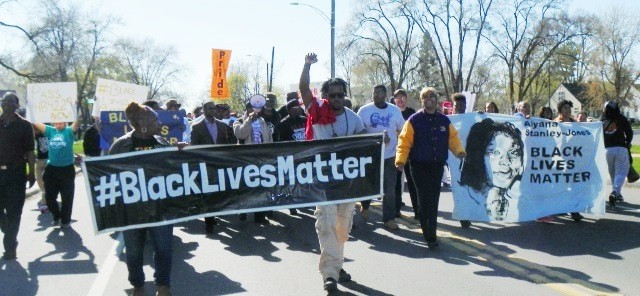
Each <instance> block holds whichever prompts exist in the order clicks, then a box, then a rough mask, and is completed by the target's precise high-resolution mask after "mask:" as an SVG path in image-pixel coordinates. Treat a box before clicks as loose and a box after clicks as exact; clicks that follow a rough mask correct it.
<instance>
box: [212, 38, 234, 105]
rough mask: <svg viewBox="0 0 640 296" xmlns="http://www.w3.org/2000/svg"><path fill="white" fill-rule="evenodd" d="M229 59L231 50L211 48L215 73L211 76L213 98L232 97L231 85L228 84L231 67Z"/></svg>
mask: <svg viewBox="0 0 640 296" xmlns="http://www.w3.org/2000/svg"><path fill="white" fill-rule="evenodd" d="M229 60H231V50H228V49H212V50H211V62H212V66H213V75H212V78H211V98H212V99H229V97H231V95H230V94H229V87H228V85H227V69H228V68H229Z"/></svg>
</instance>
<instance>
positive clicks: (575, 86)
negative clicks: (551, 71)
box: [550, 83, 640, 121]
mask: <svg viewBox="0 0 640 296" xmlns="http://www.w3.org/2000/svg"><path fill="white" fill-rule="evenodd" d="M588 87H589V85H588V84H587V83H563V84H561V85H560V86H559V87H558V89H556V91H555V92H554V93H553V95H552V96H551V99H550V102H551V109H552V110H553V114H555V115H558V110H557V108H556V106H557V105H558V102H560V101H561V100H568V101H570V102H572V103H573V110H572V111H571V115H572V116H574V117H575V116H577V115H578V113H579V112H581V111H586V112H587V114H588V116H590V117H595V118H598V117H600V115H601V114H602V108H603V105H602V104H603V103H604V102H602V103H599V104H591V105H590V104H589V102H593V101H594V100H593V98H591V97H590V95H589V92H588ZM597 101H599V102H600V101H602V99H598V100H597ZM620 112H621V113H622V115H624V116H626V117H627V118H629V120H632V121H640V85H634V86H633V87H631V90H630V91H629V96H628V99H627V100H624V101H623V102H621V104H620Z"/></svg>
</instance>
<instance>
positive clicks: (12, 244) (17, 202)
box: [0, 165, 27, 255]
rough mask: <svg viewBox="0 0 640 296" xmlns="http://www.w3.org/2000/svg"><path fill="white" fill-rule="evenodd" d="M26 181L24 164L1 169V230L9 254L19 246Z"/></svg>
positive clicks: (5, 249) (6, 252)
mask: <svg viewBox="0 0 640 296" xmlns="http://www.w3.org/2000/svg"><path fill="white" fill-rule="evenodd" d="M26 182H27V178H26V176H25V167H24V165H18V166H13V167H9V168H7V169H2V170H0V230H2V232H3V233H4V238H3V240H2V242H3V244H4V252H5V254H7V255H15V254H16V248H17V247H18V241H17V237H18V230H19V229H20V219H21V217H22V208H23V207H24V198H25V188H26Z"/></svg>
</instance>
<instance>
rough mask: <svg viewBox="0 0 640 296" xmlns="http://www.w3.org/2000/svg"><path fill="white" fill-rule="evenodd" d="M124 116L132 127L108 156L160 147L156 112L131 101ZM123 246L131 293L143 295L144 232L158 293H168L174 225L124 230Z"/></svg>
mask: <svg viewBox="0 0 640 296" xmlns="http://www.w3.org/2000/svg"><path fill="white" fill-rule="evenodd" d="M125 115H126V116H127V119H128V120H129V124H130V125H131V127H132V128H133V130H132V131H131V132H129V133H127V134H126V135H124V136H122V137H120V138H118V140H116V141H115V142H114V143H113V145H111V148H110V149H109V155H112V154H118V153H126V152H133V151H144V150H151V149H155V148H159V147H162V146H164V144H162V143H160V142H158V140H157V139H156V137H157V136H158V135H159V134H160V124H159V122H158V116H157V115H156V113H155V112H154V111H153V110H151V108H149V107H147V106H141V105H139V104H138V103H135V102H132V103H130V104H129V106H127V109H126V110H125ZM122 233H123V235H124V246H125V248H126V260H127V270H128V271H129V277H128V279H129V282H130V283H131V285H132V286H133V287H134V288H133V295H135V296H142V295H145V293H144V281H145V280H144V271H143V269H142V266H143V257H144V256H143V253H144V244H145V241H146V236H147V233H148V234H149V236H150V237H151V241H152V243H153V251H154V256H153V260H154V263H155V264H154V265H155V268H156V272H155V273H154V277H155V282H156V286H157V292H158V293H157V295H171V291H170V286H171V260H172V256H173V255H172V254H173V244H172V241H173V225H172V224H169V225H162V226H155V227H146V228H138V229H131V230H125V231H123V232H122Z"/></svg>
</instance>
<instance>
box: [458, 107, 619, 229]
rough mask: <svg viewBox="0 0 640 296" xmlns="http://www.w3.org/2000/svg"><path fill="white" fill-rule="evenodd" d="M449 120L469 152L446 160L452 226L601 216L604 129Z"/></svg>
mask: <svg viewBox="0 0 640 296" xmlns="http://www.w3.org/2000/svg"><path fill="white" fill-rule="evenodd" d="M450 119H451V122H452V124H453V125H454V127H455V128H456V129H457V130H458V132H459V135H460V140H461V141H462V145H463V147H464V148H465V150H466V152H467V157H466V158H464V160H459V159H457V158H456V157H453V155H451V154H450V155H449V159H448V165H449V169H450V171H451V183H452V185H453V187H452V190H453V198H454V202H455V206H454V211H453V218H454V219H458V220H471V221H503V222H517V221H530V220H534V219H536V218H540V217H544V216H548V215H553V214H560V213H571V212H581V213H590V214H596V215H603V214H604V212H605V197H606V196H607V191H606V190H605V186H606V185H607V183H606V182H607V180H608V179H609V177H608V169H607V162H606V157H605V149H604V144H603V138H602V137H603V136H602V123H600V122H593V123H578V122H575V123H558V122H553V121H549V120H545V119H540V118H532V119H524V118H522V117H516V116H510V115H500V114H478V113H472V114H461V115H453V116H450Z"/></svg>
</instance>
